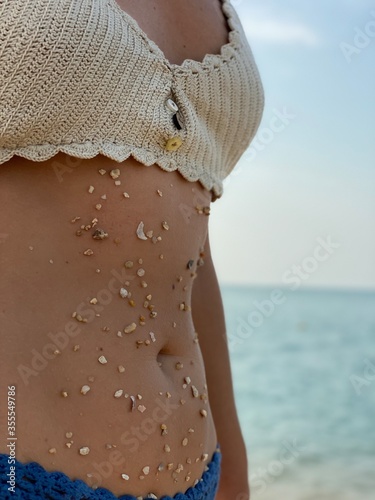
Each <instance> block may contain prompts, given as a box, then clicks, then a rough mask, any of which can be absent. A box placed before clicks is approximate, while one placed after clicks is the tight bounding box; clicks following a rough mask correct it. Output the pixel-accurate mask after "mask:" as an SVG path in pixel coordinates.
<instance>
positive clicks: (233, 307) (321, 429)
mask: <svg viewBox="0 0 375 500" xmlns="http://www.w3.org/2000/svg"><path fill="white" fill-rule="evenodd" d="M221 292H222V297H223V303H224V309H225V316H226V325H227V336H228V347H229V353H230V357H231V365H232V375H233V383H234V389H235V397H236V405H237V410H238V415H239V419H240V423H241V427H242V431H243V436H244V439H245V443H246V447H247V452H248V460H249V479H250V485H251V490H252V496H251V498H252V500H256V499H259V500H271V499H272V500H275V499H277V500H284V499H285V500H336V499H337V500H371V499H375V292H374V293H372V292H360V291H352V292H350V291H340V290H337V291H336V290H328V291H324V290H296V291H292V290H290V289H282V288H281V289H276V288H275V289H273V288H250V287H244V286H228V285H221ZM233 500H235V499H233Z"/></svg>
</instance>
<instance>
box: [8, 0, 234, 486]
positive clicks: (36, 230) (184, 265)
mask: <svg viewBox="0 0 375 500" xmlns="http://www.w3.org/2000/svg"><path fill="white" fill-rule="evenodd" d="M118 3H119V5H120V6H121V7H122V8H123V9H124V10H126V11H127V12H129V14H131V15H132V16H134V18H135V19H137V21H139V24H140V26H141V28H143V29H144V30H145V31H146V32H147V34H148V35H149V37H150V38H151V39H152V40H153V41H155V42H156V43H157V44H158V45H159V47H160V48H161V49H162V50H163V52H164V53H165V55H166V57H167V58H168V59H169V60H170V61H171V62H173V63H177V64H178V63H180V62H181V61H182V60H184V59H186V58H187V57H189V58H192V59H196V60H201V59H203V56H204V55H205V54H206V53H218V52H219V51H220V47H221V46H222V45H223V44H224V43H226V42H227V26H226V23H225V21H224V18H223V14H222V12H221V10H220V5H219V4H218V1H217V0H211V1H210V2H208V1H207V2H205V3H204V4H205V5H202V6H201V0H195V1H192V2H189V5H188V6H187V4H186V3H185V2H183V0H180V1H179V2H174V4H173V5H174V7H173V8H171V4H170V2H168V1H167V0H164V1H163V2H161V1H159V0H158V2H157V4H156V2H154V6H155V9H153V8H150V3H149V2H148V0H146V1H144V2H139V1H138V2H137V3H136V4H135V3H132V2H130V1H125V0H121V1H120V0H118ZM142 19H143V20H144V21H142ZM100 169H103V170H105V171H106V172H105V173H104V175H101V173H99V170H100ZM113 169H119V170H120V176H119V177H118V178H116V179H114V178H112V176H111V174H110V172H111V171H112V170H113ZM114 177H115V175H114ZM116 181H121V184H120V185H116V184H115V183H116ZM90 186H93V187H94V190H93V191H92V192H91V193H90V191H91V190H92V189H90ZM124 193H126V194H125V195H124ZM0 199H1V200H2V211H1V232H2V241H1V246H0V249H1V273H2V286H1V291H0V294H1V312H0V314H1V325H2V340H3V348H2V360H1V366H2V377H1V378H2V383H3V384H5V385H16V386H17V438H18V440H17V458H18V459H19V460H21V461H37V462H39V463H40V464H41V465H42V466H44V467H45V468H46V469H47V470H60V471H63V472H65V473H66V474H68V475H69V476H70V477H74V478H80V479H83V480H84V481H86V482H87V483H88V484H90V485H92V486H94V487H95V486H104V487H106V488H108V489H110V490H111V491H113V492H114V493H115V494H117V495H119V494H121V493H129V494H134V495H140V494H146V493H147V492H150V491H152V492H154V493H155V494H160V495H161V494H169V495H173V494H175V493H176V492H178V491H185V490H186V489H187V488H188V487H189V486H192V485H193V483H194V481H195V480H196V479H199V478H200V477H201V475H202V473H203V471H204V468H205V465H206V463H207V461H209V459H210V457H211V456H212V453H213V452H214V450H215V447H216V442H217V436H216V432H215V426H214V422H213V420H212V416H211V413H210V407H209V401H208V400H207V395H208V393H209V392H208V389H207V387H206V386H205V372H204V364H203V358H202V356H201V352H200V348H199V342H198V341H197V335H196V332H195V328H194V323H193V318H192V311H191V308H190V307H189V306H190V303H191V293H192V289H193V283H194V276H195V273H196V272H199V265H198V264H199V262H200V263H202V261H199V259H200V258H202V257H203V261H204V255H202V253H201V252H202V250H203V246H204V243H205V239H206V235H207V228H208V218H209V217H208V213H209V208H207V207H209V205H210V202H211V199H212V198H211V193H210V192H208V191H207V190H205V189H204V188H203V187H202V186H201V184H200V183H199V182H189V181H187V180H186V179H184V178H183V177H182V176H181V175H180V174H179V173H178V172H177V171H175V172H165V171H163V170H162V169H160V168H159V167H158V166H157V165H152V166H150V167H146V166H144V165H142V164H140V163H138V162H137V161H136V160H134V159H133V158H131V157H130V158H129V159H127V160H126V161H124V162H122V163H117V162H115V161H112V160H111V159H109V158H106V157H104V156H101V155H99V156H96V157H94V158H92V159H79V158H73V157H69V156H68V155H66V154H64V153H59V154H58V155H56V156H54V157H53V158H51V159H50V160H47V161H45V162H31V161H28V160H25V159H23V158H20V157H13V158H12V159H11V160H10V161H8V162H6V163H5V164H3V165H1V167H0ZM204 207H206V208H204ZM77 217H80V218H79V219H76V218H77ZM75 219H76V220H75ZM96 219H97V221H96ZM74 220H75V222H72V221H74ZM141 221H142V222H143V223H144V233H146V234H147V236H146V238H147V240H144V239H140V238H139V237H138V236H137V234H136V230H137V227H138V226H139V223H140V222H141ZM81 226H85V227H84V228H82V229H81ZM97 229H100V230H104V231H105V232H106V233H107V234H108V236H107V237H104V239H102V240H100V239H95V238H93V235H97V234H98V233H100V231H97V232H96V233H95V231H96V230H97ZM150 231H153V233H152V234H151V233H150ZM77 232H78V234H77ZM99 236H100V235H99ZM99 236H98V237H99ZM159 238H161V239H159ZM92 252H93V253H92ZM139 259H142V260H141V261H140V260H139ZM127 261H131V262H133V266H132V267H130V268H127V267H125V266H124V264H125V262H127ZM98 270H100V271H98ZM120 288H124V289H125V290H126V291H127V292H128V293H129V292H130V293H131V297H130V298H129V296H127V297H122V296H121V295H120V292H119V290H120ZM122 295H126V292H122ZM147 296H149V297H147ZM150 296H151V297H150ZM90 301H91V302H90ZM96 301H97V302H96ZM95 302H96V303H95ZM74 313H76V314H74ZM155 313H156V314H155ZM77 314H78V316H77ZM72 315H75V317H72ZM79 315H80V316H81V317H82V319H83V321H82V320H80V319H81V318H80V317H79ZM85 319H86V320H87V321H86V322H85ZM132 323H135V324H136V325H137V326H136V329H135V331H133V332H131V333H125V332H124V329H125V328H126V327H127V326H128V325H130V324H132ZM118 332H121V334H119V333H118ZM199 334H204V332H198V335H199ZM119 335H121V336H119ZM56 347H57V350H56ZM54 351H55V353H54ZM101 356H104V358H105V359H104V358H101ZM99 358H100V359H101V361H105V360H106V361H107V362H106V363H101V362H100V361H99ZM84 386H88V387H89V388H90V390H89V391H88V392H87V393H86V394H82V393H81V390H82V391H83V392H85V391H87V387H86V388H85V387H84ZM193 386H194V387H193ZM82 388H83V389H82ZM121 390H122V391H123V393H122V394H121V393H120V392H118V393H117V395H119V394H121V396H120V397H115V393H116V391H121ZM125 394H128V395H129V396H128V397H125ZM139 396H140V397H141V398H140V397H139ZM132 400H133V401H132ZM132 406H134V407H135V408H134V409H133V410H132V409H131V408H132ZM201 410H204V411H201ZM205 412H207V416H205V414H206V413H205ZM164 426H166V427H164ZM69 433H72V436H71V435H70V434H69ZM67 436H68V437H67ZM84 447H88V448H89V449H90V451H89V453H88V454H87V455H81V454H80V452H79V450H80V449H81V448H84ZM6 451H7V450H6V449H5V447H3V449H1V452H6ZM206 454H207V455H206ZM161 464H163V466H162V465H161ZM170 464H172V465H170ZM180 464H181V465H182V466H181V465H180ZM144 467H150V469H149V472H148V470H147V469H145V470H144V471H142V469H143V468H144ZM159 469H160V470H159ZM121 474H126V475H128V476H129V479H126V476H125V478H124V477H121ZM140 476H141V478H140Z"/></svg>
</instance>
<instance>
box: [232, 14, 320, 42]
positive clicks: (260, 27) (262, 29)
mask: <svg viewBox="0 0 375 500" xmlns="http://www.w3.org/2000/svg"><path fill="white" fill-rule="evenodd" d="M241 22H242V25H243V27H244V30H245V33H246V36H248V38H249V39H250V40H254V39H258V40H260V41H263V42H264V41H265V42H270V43H285V44H288V43H292V44H303V45H307V46H310V47H317V46H319V45H320V44H321V41H320V39H319V37H318V36H317V35H316V33H314V31H313V30H312V29H311V28H309V27H308V26H305V25H304V24H302V23H297V22H290V21H279V20H273V19H262V18H254V17H252V18H250V16H245V17H244V18H243V19H242V21H241Z"/></svg>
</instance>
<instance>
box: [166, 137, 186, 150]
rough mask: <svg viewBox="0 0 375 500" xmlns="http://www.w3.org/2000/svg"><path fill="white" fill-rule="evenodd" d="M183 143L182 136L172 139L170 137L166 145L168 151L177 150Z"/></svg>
mask: <svg viewBox="0 0 375 500" xmlns="http://www.w3.org/2000/svg"><path fill="white" fill-rule="evenodd" d="M181 144H182V139H181V137H178V136H176V137H171V138H170V139H168V141H167V143H166V145H165V149H166V150H167V151H176V150H177V149H178V148H179V147H180V146H181Z"/></svg>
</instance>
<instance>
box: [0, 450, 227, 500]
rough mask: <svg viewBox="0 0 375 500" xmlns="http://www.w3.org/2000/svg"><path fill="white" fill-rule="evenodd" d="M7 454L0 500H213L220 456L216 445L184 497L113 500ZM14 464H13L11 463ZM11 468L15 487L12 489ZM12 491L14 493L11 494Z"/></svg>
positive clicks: (0, 462) (0, 463)
mask: <svg viewBox="0 0 375 500" xmlns="http://www.w3.org/2000/svg"><path fill="white" fill-rule="evenodd" d="M8 459H10V456H9V455H8V454H4V453H0V498H1V500H11V499H12V500H21V499H22V500H42V499H48V500H140V499H142V500H143V499H147V498H158V500H214V499H215V495H216V492H217V490H218V486H219V479H220V468H221V452H220V446H219V444H218V445H217V448H216V451H215V452H214V454H213V456H212V459H211V462H209V463H208V464H207V466H206V470H205V471H204V472H203V475H202V477H201V479H200V480H199V481H198V483H197V484H196V485H195V486H191V487H190V488H189V489H188V490H187V491H186V492H185V493H177V494H176V495H175V496H174V497H170V496H162V497H156V496H155V495H154V496H152V495H149V496H147V497H135V496H132V495H126V494H125V495H121V496H119V497H117V496H115V495H114V494H113V493H111V492H110V491H109V490H108V489H106V488H96V489H94V488H91V487H90V486H88V485H87V484H86V483H85V482H84V481H82V480H80V479H75V480H72V479H70V478H69V477H68V476H67V475H66V474H64V473H63V472H58V471H55V472H49V471H46V470H45V469H44V468H43V467H42V466H41V465H39V464H38V463H37V462H28V463H22V462H19V461H18V460H16V459H10V460H9V461H8ZM13 460H15V461H13ZM12 467H15V469H13V472H14V473H15V485H14V487H13V488H11V486H12V479H14V476H13V478H12V475H11V474H12V473H11V471H12ZM12 490H14V491H12Z"/></svg>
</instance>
